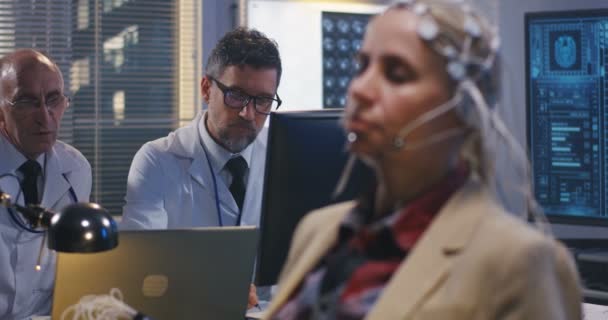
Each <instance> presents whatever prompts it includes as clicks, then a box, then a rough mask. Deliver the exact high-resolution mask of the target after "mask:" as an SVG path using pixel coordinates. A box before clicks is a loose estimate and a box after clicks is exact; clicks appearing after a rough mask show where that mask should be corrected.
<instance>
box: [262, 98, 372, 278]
mask: <svg viewBox="0 0 608 320" xmlns="http://www.w3.org/2000/svg"><path fill="white" fill-rule="evenodd" d="M341 115H342V110H338V109H334V110H331V109H325V110H314V111H297V112H282V113H272V114H271V115H270V127H269V130H268V151H267V156H266V173H265V174H266V179H265V183H264V196H263V202H262V217H261V223H260V225H261V226H260V227H261V234H260V245H259V256H258V260H257V275H256V283H257V284H258V285H273V284H276V282H277V278H278V275H279V273H280V271H281V269H282V267H283V264H284V262H285V259H286V258H287V253H288V251H289V246H290V243H291V237H292V235H293V233H294V231H295V228H296V225H297V224H298V222H299V221H300V219H301V218H302V217H303V216H304V215H306V214H307V213H308V212H310V211H311V210H314V209H317V208H320V207H323V206H327V205H329V204H331V203H335V202H340V201H345V200H350V199H354V198H357V197H358V196H359V195H361V194H362V193H363V192H366V191H369V190H371V188H372V187H373V185H374V184H373V177H372V172H371V170H370V169H369V168H368V167H366V166H364V165H363V164H362V163H358V164H357V165H356V166H355V168H354V169H353V171H352V174H351V175H350V179H349V181H348V183H347V185H346V188H345V190H344V192H342V193H341V194H340V195H339V196H337V197H333V196H332V193H333V191H334V189H335V187H336V185H337V184H338V180H339V178H340V175H341V173H342V170H343V169H344V165H345V163H346V161H347V158H348V152H347V151H346V148H345V144H346V138H345V134H344V130H343V129H342V127H341V126H340V122H339V120H340V117H341Z"/></svg>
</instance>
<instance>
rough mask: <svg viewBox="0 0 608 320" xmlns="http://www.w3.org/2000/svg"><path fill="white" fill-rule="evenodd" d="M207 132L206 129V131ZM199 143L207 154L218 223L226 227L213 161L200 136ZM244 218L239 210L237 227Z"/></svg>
mask: <svg viewBox="0 0 608 320" xmlns="http://www.w3.org/2000/svg"><path fill="white" fill-rule="evenodd" d="M205 130H206V129H205ZM199 142H200V144H201V147H202V148H203V152H204V153H205V159H207V165H208V166H209V172H211V180H213V191H214V192H215V211H216V212H217V221H218V223H219V226H220V227H223V226H224V221H223V219H222V212H221V211H220V196H219V192H218V191H217V178H216V177H215V173H214V172H213V167H212V166H211V160H210V159H209V152H208V151H207V148H206V147H205V143H203V138H202V137H201V136H200V134H199ZM242 216H243V211H242V209H241V210H239V214H238V215H237V216H236V223H235V224H234V225H235V226H239V225H241V217H242Z"/></svg>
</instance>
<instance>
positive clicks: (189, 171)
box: [122, 28, 282, 306]
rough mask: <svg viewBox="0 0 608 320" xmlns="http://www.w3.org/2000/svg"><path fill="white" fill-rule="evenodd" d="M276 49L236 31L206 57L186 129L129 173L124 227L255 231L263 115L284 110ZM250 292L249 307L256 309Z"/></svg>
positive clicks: (152, 146) (253, 34)
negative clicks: (202, 107) (198, 106)
mask: <svg viewBox="0 0 608 320" xmlns="http://www.w3.org/2000/svg"><path fill="white" fill-rule="evenodd" d="M281 71H282V69H281V58H280V56H279V51H278V49H277V45H276V43H275V42H274V41H272V40H270V39H268V38H267V37H266V36H265V35H264V34H262V33H260V32H258V31H255V30H247V29H244V28H238V29H236V30H234V31H231V32H229V33H227V34H226V35H225V36H224V37H223V38H222V39H220V41H219V42H218V44H217V46H216V47H215V48H214V49H213V51H212V52H211V55H210V56H209V59H208V61H207V68H206V76H205V77H203V79H202V81H201V94H202V96H203V99H204V101H205V103H206V104H207V105H208V109H207V110H206V111H205V112H202V113H200V114H199V115H198V116H197V117H196V118H195V119H194V120H193V121H192V123H191V124H190V125H189V126H186V127H184V128H180V129H178V130H176V131H175V132H172V133H171V134H169V136H167V137H164V138H161V139H158V140H155V141H152V142H148V143H146V144H145V145H144V146H143V147H142V148H141V149H140V150H139V151H138V152H137V154H136V155H135V158H134V159H133V163H132V165H131V170H130V172H129V178H128V184H127V195H126V205H125V207H124V211H123V220H122V228H123V229H166V228H189V227H203V226H235V225H258V224H259V219H260V211H261V202H262V191H263V190H262V185H263V178H264V167H265V156H266V134H264V133H262V134H260V132H261V131H262V129H263V127H264V122H265V121H266V118H267V116H268V114H269V113H270V112H271V111H272V110H273V109H276V108H278V107H279V106H280V105H281V99H280V98H279V96H278V94H277V88H278V86H279V81H280V78H281ZM256 300H257V298H256V297H255V289H252V294H251V295H250V306H251V305H253V304H255V303H256Z"/></svg>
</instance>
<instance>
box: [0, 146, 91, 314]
mask: <svg viewBox="0 0 608 320" xmlns="http://www.w3.org/2000/svg"><path fill="white" fill-rule="evenodd" d="M16 152H17V151H16V149H15V148H14V147H13V146H12V145H11V144H10V143H9V142H8V141H7V140H6V139H5V138H4V137H2V136H0V175H2V176H3V177H2V178H0V188H1V189H2V190H3V191H4V192H6V193H8V194H9V195H11V197H13V200H16V201H17V202H18V203H19V204H23V195H22V194H21V192H20V191H19V190H20V186H19V182H18V181H17V180H16V179H15V174H16V170H17V168H18V166H19V165H20V164H16V163H15V161H11V160H9V158H13V159H14V157H15V154H16ZM46 157H47V160H46V162H47V163H46V170H45V176H46V179H45V180H46V182H45V183H44V186H43V193H42V203H41V205H42V206H43V207H45V208H48V209H51V210H54V211H59V210H61V209H62V208H63V207H65V206H66V205H68V204H71V203H74V202H76V201H78V202H88V201H89V196H90V193H91V166H90V165H89V163H88V162H87V160H86V159H85V158H84V156H83V155H82V154H81V153H80V152H78V151H77V150H76V149H74V148H73V147H71V146H69V145H67V144H65V143H63V142H61V141H57V142H56V143H55V146H54V147H53V148H52V149H51V151H50V152H48V153H47V155H46ZM23 159H24V160H25V158H23ZM42 238H43V236H42V234H40V233H38V234H33V233H30V232H28V231H25V230H22V229H20V228H19V227H18V226H17V225H16V224H15V223H14V222H13V221H12V220H11V218H10V216H9V212H8V211H7V209H5V208H0V319H2V320H13V319H24V318H28V319H29V317H30V316H31V315H48V314H49V313H50V311H51V300H52V293H53V284H54V279H55V252H53V251H50V250H48V249H47V248H46V244H42ZM41 245H43V252H42V259H41V267H42V269H41V270H40V271H36V270H35V266H36V259H37V258H38V253H39V250H40V247H41Z"/></svg>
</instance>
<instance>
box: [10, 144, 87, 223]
mask: <svg viewBox="0 0 608 320" xmlns="http://www.w3.org/2000/svg"><path fill="white" fill-rule="evenodd" d="M62 176H63V178H64V179H65V180H66V181H67V182H68V184H69V185H70V189H69V190H68V192H69V194H70V197H71V198H72V200H74V203H77V202H78V196H77V195H76V191H75V190H74V188H73V187H72V184H71V183H70V180H69V179H68V177H67V175H66V174H65V173H63V174H62ZM4 177H12V178H15V180H17V182H18V184H19V192H18V193H17V196H16V197H15V201H18V200H19V198H20V197H21V195H22V194H23V190H22V189H21V179H19V177H18V176H17V175H15V174H14V173H7V174H3V175H0V178H4ZM45 185H46V156H45V157H44V171H43V175H42V189H43V190H44V186H45ZM7 210H8V213H9V216H10V217H11V220H13V222H14V223H15V224H16V225H17V226H18V227H19V228H21V229H23V230H25V231H28V232H30V233H44V230H36V229H34V228H32V227H30V226H28V225H27V223H26V222H24V221H23V220H22V219H21V218H20V217H19V215H18V214H17V212H15V210H14V209H13V208H7Z"/></svg>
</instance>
